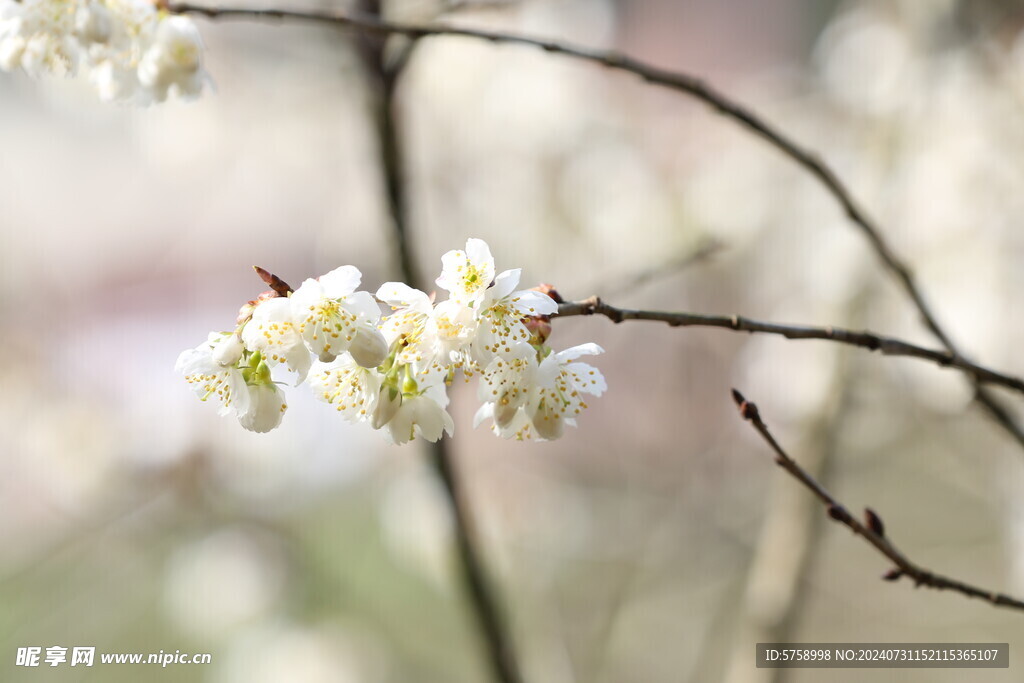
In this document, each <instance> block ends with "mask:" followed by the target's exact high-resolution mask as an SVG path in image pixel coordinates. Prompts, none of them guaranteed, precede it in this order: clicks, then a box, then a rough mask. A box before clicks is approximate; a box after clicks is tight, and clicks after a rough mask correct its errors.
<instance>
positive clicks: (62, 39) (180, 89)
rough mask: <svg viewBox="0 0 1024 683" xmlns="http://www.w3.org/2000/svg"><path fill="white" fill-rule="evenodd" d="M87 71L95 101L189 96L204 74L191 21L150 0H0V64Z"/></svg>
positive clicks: (64, 72)
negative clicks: (162, 8)
mask: <svg viewBox="0 0 1024 683" xmlns="http://www.w3.org/2000/svg"><path fill="white" fill-rule="evenodd" d="M19 68H20V69H22V70H23V71H25V72H26V73H28V74H29V75H31V76H34V77H38V76H42V75H44V74H54V75H58V76H74V75H81V74H84V75H86V76H87V77H88V78H89V80H90V81H91V82H92V84H93V85H94V86H95V87H96V90H97V92H98V93H99V96H100V99H102V100H104V101H107V102H112V101H124V102H131V103H134V104H140V105H146V104H150V103H153V102H163V101H164V100H166V99H167V98H168V97H179V98H182V99H192V98H195V97H197V96H198V95H199V93H200V92H201V91H202V89H203V84H204V83H206V82H208V81H209V77H208V76H207V74H206V72H205V71H204V69H203V42H202V40H201V39H200V37H199V30H198V29H197V28H196V25H195V24H194V23H193V22H192V20H191V19H189V18H187V17H183V16H178V15H172V14H168V13H167V12H165V11H162V10H159V9H158V8H157V6H156V5H154V4H153V2H150V1H149V0H0V69H3V70H4V71H14V70H15V69H19Z"/></svg>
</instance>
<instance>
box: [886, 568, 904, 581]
mask: <svg viewBox="0 0 1024 683" xmlns="http://www.w3.org/2000/svg"><path fill="white" fill-rule="evenodd" d="M901 576H903V570H902V569H900V568H899V567H893V568H892V569H890V570H889V571H887V572H886V573H884V574H882V580H883V581H898V580H899V578H900V577H901Z"/></svg>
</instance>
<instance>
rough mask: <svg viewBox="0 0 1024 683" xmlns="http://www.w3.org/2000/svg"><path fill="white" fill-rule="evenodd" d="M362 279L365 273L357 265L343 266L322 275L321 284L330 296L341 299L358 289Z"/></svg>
mask: <svg viewBox="0 0 1024 683" xmlns="http://www.w3.org/2000/svg"><path fill="white" fill-rule="evenodd" d="M362 279H363V274H362V273H360V272H359V269H358V268H356V267H355V266H341V267H340V268H335V269H334V270H332V271H331V272H329V273H327V274H326V275H321V276H320V284H322V285H323V287H324V293H325V294H326V295H327V297H328V298H330V299H340V298H341V297H343V296H348V295H349V294H351V293H352V292H354V291H356V289H358V288H359V283H360V282H362Z"/></svg>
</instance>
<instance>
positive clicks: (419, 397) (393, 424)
mask: <svg viewBox="0 0 1024 683" xmlns="http://www.w3.org/2000/svg"><path fill="white" fill-rule="evenodd" d="M447 405H448V394H447V393H446V392H445V390H444V385H443V384H440V383H439V384H435V385H433V386H430V387H428V388H426V389H425V390H423V391H422V393H419V394H415V395H412V396H409V395H406V394H403V395H402V403H401V405H400V406H399V407H398V409H397V410H396V411H395V412H394V416H393V417H392V418H391V419H390V420H389V421H388V422H387V425H386V426H387V429H386V430H385V433H384V435H385V437H386V438H387V440H388V441H390V442H391V443H395V444H403V443H407V442H409V441H412V440H413V439H414V438H416V437H417V436H419V437H422V438H424V439H426V440H427V441H437V440H438V439H440V438H441V435H442V434H443V433H447V434H448V436H451V435H452V434H453V433H454V431H455V423H454V422H453V421H452V416H451V415H449V414H448V411H446V410H445V407H446V406H447Z"/></svg>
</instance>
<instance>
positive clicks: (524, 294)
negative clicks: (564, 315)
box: [512, 289, 558, 317]
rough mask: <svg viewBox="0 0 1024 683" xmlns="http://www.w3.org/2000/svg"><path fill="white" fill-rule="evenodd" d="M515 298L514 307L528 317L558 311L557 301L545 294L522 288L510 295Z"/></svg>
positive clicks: (551, 313)
mask: <svg viewBox="0 0 1024 683" xmlns="http://www.w3.org/2000/svg"><path fill="white" fill-rule="evenodd" d="M512 298H514V299H516V300H517V301H516V308H517V309H518V310H520V311H523V312H524V313H526V314H527V315H526V316H524V317H530V316H535V315H553V314H555V313H557V312H558V303H557V302H556V301H555V300H554V299H552V298H551V297H550V296H548V295H547V294H543V293H541V292H537V291H534V290H532V289H524V290H521V291H518V292H516V293H515V294H513V295H512Z"/></svg>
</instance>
